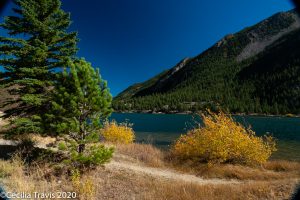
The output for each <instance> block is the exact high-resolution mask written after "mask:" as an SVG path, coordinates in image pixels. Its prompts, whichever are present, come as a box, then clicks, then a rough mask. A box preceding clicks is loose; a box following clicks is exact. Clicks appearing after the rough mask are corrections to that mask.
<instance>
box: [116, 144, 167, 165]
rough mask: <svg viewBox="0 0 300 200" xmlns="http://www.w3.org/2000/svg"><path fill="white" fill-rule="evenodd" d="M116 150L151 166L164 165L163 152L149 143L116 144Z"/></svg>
mask: <svg viewBox="0 0 300 200" xmlns="http://www.w3.org/2000/svg"><path fill="white" fill-rule="evenodd" d="M117 151H118V152H119V153H120V154H123V155H127V156H130V157H132V158H134V159H136V160H138V161H141V162H142V163H144V164H146V165H148V166H151V167H163V166H164V153H163V152H162V151H161V150H159V149H157V148H155V147H154V146H152V145H150V144H137V143H133V144H128V145H125V144H118V145H117Z"/></svg>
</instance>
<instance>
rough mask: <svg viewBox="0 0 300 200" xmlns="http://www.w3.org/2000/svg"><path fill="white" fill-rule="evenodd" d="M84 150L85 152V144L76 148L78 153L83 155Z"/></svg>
mask: <svg viewBox="0 0 300 200" xmlns="http://www.w3.org/2000/svg"><path fill="white" fill-rule="evenodd" d="M84 150H85V144H80V145H79V146H78V153H83V152H84Z"/></svg>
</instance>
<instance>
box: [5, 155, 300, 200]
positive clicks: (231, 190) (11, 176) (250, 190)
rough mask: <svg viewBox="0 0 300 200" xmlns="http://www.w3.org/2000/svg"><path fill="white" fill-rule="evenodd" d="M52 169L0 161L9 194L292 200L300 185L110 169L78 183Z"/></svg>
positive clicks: (19, 161) (208, 199) (123, 197)
mask: <svg viewBox="0 0 300 200" xmlns="http://www.w3.org/2000/svg"><path fill="white" fill-rule="evenodd" d="M49 170H50V169H49V166H39V167H38V166H33V167H30V168H27V167H26V166H25V165H24V164H23V163H22V161H21V160H20V159H19V158H18V157H17V158H14V159H13V160H12V161H0V176H1V178H2V180H3V182H4V184H5V186H6V190H7V191H24V192H53V191H76V192H77V193H78V194H80V197H81V198H80V199H99V200H101V199H103V200H106V199H119V200H121V199H124V200H125V199H126V200H127V199H149V200H150V199H159V200H165V199H171V200H172V199H174V200H189V199H191V200H194V199H207V200H213V199H233V200H234V199H243V200H244V199H288V198H289V197H290V196H291V194H292V193H293V190H294V189H295V185H296V180H292V179H285V180H277V181H276V180H275V181H245V182H242V183H237V184H228V185H226V184H196V183H189V182H179V181H174V180H168V179H160V178H159V177H153V176H149V175H146V174H140V173H135V172H130V171H126V170H125V171H122V170H115V169H110V168H109V167H107V168H101V167H99V168H97V169H96V170H94V171H90V172H86V173H85V174H84V175H82V176H81V177H80V179H76V178H75V181H74V180H73V177H72V176H71V177H69V176H67V174H61V175H60V176H59V177H58V176H54V175H53V173H51V175H49ZM76 180H77V181H79V182H76ZM78 186H79V187H78Z"/></svg>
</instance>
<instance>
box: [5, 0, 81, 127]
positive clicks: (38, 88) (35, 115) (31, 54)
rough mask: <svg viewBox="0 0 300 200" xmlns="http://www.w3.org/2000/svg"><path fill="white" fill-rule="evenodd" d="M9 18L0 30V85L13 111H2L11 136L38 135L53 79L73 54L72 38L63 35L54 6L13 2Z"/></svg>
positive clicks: (35, 0) (65, 18)
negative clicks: (3, 31)
mask: <svg viewBox="0 0 300 200" xmlns="http://www.w3.org/2000/svg"><path fill="white" fill-rule="evenodd" d="M15 6H16V7H15V8H14V9H13V10H14V13H15V15H14V16H9V17H6V18H5V22H4V23H3V24H1V27H2V28H4V29H6V30H7V32H8V34H9V37H0V55H1V57H0V65H1V66H3V67H4V72H2V73H1V74H0V80H1V82H0V85H1V86H2V87H7V88H9V87H10V86H13V88H14V89H10V90H9V92H10V93H11V94H16V95H18V97H19V98H17V100H11V101H10V102H8V104H17V105H18V106H17V107H16V108H15V107H14V108H13V109H9V110H7V111H6V115H5V117H12V116H18V117H17V118H16V119H15V120H13V121H11V125H12V127H14V129H13V130H14V132H17V133H28V132H35V133H39V132H43V131H44V130H43V126H42V124H43V123H42V118H43V117H42V115H43V113H44V112H45V110H47V107H48V106H49V103H48V102H50V101H49V97H50V95H49V94H50V92H51V89H52V88H53V87H52V85H53V82H54V80H55V74H56V73H57V72H58V71H59V70H58V69H59V68H61V67H64V66H66V61H67V60H68V59H69V58H70V57H72V56H73V55H74V54H75V53H76V52H77V48H76V43H77V33H76V32H67V29H68V28H69V26H70V24H71V21H70V14H69V13H65V12H64V11H63V10H62V9H61V8H60V7H61V2H60V0H16V1H15Z"/></svg>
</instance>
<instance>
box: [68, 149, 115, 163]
mask: <svg viewBox="0 0 300 200" xmlns="http://www.w3.org/2000/svg"><path fill="white" fill-rule="evenodd" d="M113 152H114V148H113V147H105V146H104V145H102V144H91V145H89V146H87V148H86V150H85V151H84V152H82V153H78V151H77V150H76V149H74V148H72V150H71V154H70V159H68V160H66V162H67V163H70V164H72V165H73V166H74V167H75V168H81V167H84V168H90V167H95V166H97V165H103V164H105V163H107V162H109V161H110V159H111V158H112V156H113Z"/></svg>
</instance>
